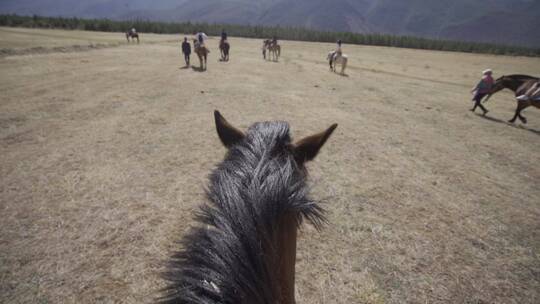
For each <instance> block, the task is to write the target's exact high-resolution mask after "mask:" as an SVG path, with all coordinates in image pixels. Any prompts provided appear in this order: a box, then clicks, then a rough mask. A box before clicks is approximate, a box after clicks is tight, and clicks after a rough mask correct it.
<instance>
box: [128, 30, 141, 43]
mask: <svg viewBox="0 0 540 304" xmlns="http://www.w3.org/2000/svg"><path fill="white" fill-rule="evenodd" d="M129 38H131V41H133V40H135V39H137V43H139V34H138V33H133V32H132V31H127V32H126V39H127V42H128V43H129V42H131V41H130V40H129Z"/></svg>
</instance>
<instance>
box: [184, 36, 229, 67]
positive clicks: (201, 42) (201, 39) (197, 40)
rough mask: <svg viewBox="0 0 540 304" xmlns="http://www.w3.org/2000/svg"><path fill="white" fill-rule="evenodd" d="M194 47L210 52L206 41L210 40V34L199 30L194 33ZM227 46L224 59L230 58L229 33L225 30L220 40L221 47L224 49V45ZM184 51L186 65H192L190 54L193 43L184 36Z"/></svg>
mask: <svg viewBox="0 0 540 304" xmlns="http://www.w3.org/2000/svg"><path fill="white" fill-rule="evenodd" d="M193 36H194V38H193V48H194V49H195V50H197V49H199V48H204V49H205V50H206V52H208V53H210V50H209V49H208V48H207V47H206V41H207V40H208V35H206V34H205V33H204V32H197V33H195V34H193ZM225 46H227V54H223V53H222V56H226V57H223V59H224V60H225V59H226V60H228V46H229V42H228V40H227V33H226V32H225V31H222V32H221V39H220V41H219V48H220V49H222V50H223V49H224V47H225ZM182 53H183V54H184V60H185V61H186V66H189V65H190V55H191V44H190V43H189V42H188V38H187V37H184V42H182Z"/></svg>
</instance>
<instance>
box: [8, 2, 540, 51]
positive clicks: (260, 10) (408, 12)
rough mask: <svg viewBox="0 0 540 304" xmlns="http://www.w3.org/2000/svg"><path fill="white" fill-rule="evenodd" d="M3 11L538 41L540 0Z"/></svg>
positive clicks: (60, 5) (67, 5) (83, 5)
mask: <svg viewBox="0 0 540 304" xmlns="http://www.w3.org/2000/svg"><path fill="white" fill-rule="evenodd" d="M0 13H17V14H24V15H31V14H37V15H44V16H77V17H87V18H111V19H132V18H142V19H150V20H159V21H206V22H218V23H234V24H251V25H254V24H261V25H293V26H302V27H307V28H311V29H318V30H329V31H352V32H359V33H374V32H378V33H387V34H395V35H413V36H423V37H430V38H441V39H458V40H468V41H481V42H495V43H504V44H515V45H524V46H534V47H540V34H538V29H539V28H540V0H191V1H188V0H153V1H147V0H89V1H80V0H2V1H0Z"/></svg>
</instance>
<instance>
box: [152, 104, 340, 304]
mask: <svg viewBox="0 0 540 304" xmlns="http://www.w3.org/2000/svg"><path fill="white" fill-rule="evenodd" d="M214 117H215V123H216V129H217V133H218V136H219V138H220V139H221V142H222V143H223V145H224V146H225V147H226V148H227V154H226V156H225V160H224V161H223V162H221V163H220V164H219V165H218V166H217V168H216V169H215V170H214V171H213V172H212V173H211V174H210V177H209V179H210V185H209V186H208V190H207V191H206V200H207V203H206V204H204V205H202V206H201V209H200V210H199V212H198V213H197V216H196V219H197V220H198V221H199V223H200V225H198V226H196V227H195V228H193V229H192V230H191V232H190V233H188V234H187V235H186V236H185V237H184V239H183V241H182V248H183V249H182V250H181V251H180V252H178V253H177V254H176V255H174V257H173V258H172V261H171V264H170V266H169V269H168V271H167V273H166V276H165V278H166V279H167V280H168V282H169V284H168V286H167V287H166V289H165V295H164V297H163V298H162V299H161V300H162V303H171V304H172V303H189V304H195V303H208V304H209V303H213V304H232V303H234V304H277V303H279V304H294V303H295V297H294V289H295V287H294V285H295V284H294V281H295V263H296V236H297V229H298V228H299V226H300V224H301V223H302V220H303V219H307V220H309V221H310V222H311V223H313V224H314V226H315V227H316V228H321V227H322V225H323V224H324V223H325V217H324V210H323V209H322V208H321V207H320V206H319V205H318V204H317V203H316V202H315V201H313V200H312V199H311V198H310V197H309V196H308V186H307V185H306V178H307V171H306V167H305V163H306V162H307V161H310V160H312V159H314V158H315V156H317V154H318V152H319V150H320V148H321V147H322V146H323V145H324V144H325V143H326V141H327V140H328V138H329V137H330V135H331V134H332V132H333V131H334V130H335V129H336V127H337V125H336V124H334V125H332V126H330V127H329V128H328V129H327V130H326V131H323V132H321V133H318V134H315V135H312V136H308V137H305V138H304V139H302V140H300V141H297V142H293V141H292V140H291V137H290V135H289V125H288V124H287V123H286V122H260V123H256V124H254V125H252V126H251V127H250V128H249V129H248V130H247V132H245V133H244V132H243V131H241V130H239V129H237V128H235V127H233V126H232V125H231V124H230V123H228V122H227V121H226V120H225V118H223V117H222V116H221V115H220V113H219V112H218V111H216V112H215V113H214Z"/></svg>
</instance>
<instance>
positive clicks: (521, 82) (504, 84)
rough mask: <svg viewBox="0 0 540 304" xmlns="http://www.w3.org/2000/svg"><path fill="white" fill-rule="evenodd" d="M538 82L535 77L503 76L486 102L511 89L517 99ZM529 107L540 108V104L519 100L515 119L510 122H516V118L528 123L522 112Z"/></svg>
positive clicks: (497, 81)
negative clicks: (502, 91)
mask: <svg viewBox="0 0 540 304" xmlns="http://www.w3.org/2000/svg"><path fill="white" fill-rule="evenodd" d="M536 81H538V78H537V77H533V76H529V75H519V74H515V75H506V76H501V77H499V78H497V80H496V81H495V83H494V84H493V87H492V88H491V91H490V92H489V95H488V96H487V97H486V99H485V100H484V102H486V101H488V100H489V98H490V97H491V95H493V94H495V93H497V92H499V91H501V90H504V89H509V90H512V91H514V94H515V96H516V97H517V96H520V95H523V94H525V92H527V90H528V89H529V88H530V87H531V86H532V85H533V84H534V83H535V82H536ZM529 106H534V107H537V108H540V102H537V101H532V100H529V101H520V100H517V107H516V112H515V114H514V117H512V119H510V120H509V121H508V122H511V123H514V122H515V121H516V118H519V119H520V120H521V122H523V123H527V118H525V117H523V116H522V115H521V111H523V109H525V108H527V107H529Z"/></svg>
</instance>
